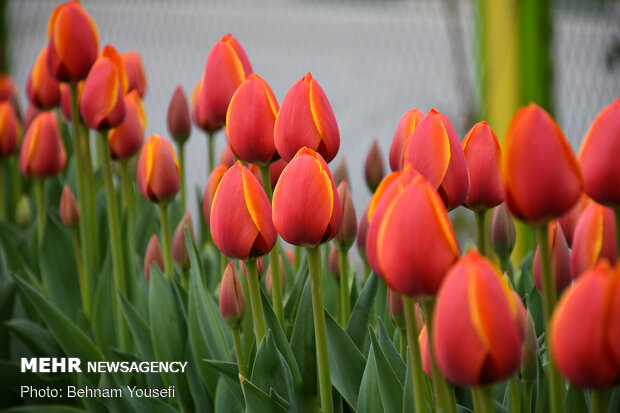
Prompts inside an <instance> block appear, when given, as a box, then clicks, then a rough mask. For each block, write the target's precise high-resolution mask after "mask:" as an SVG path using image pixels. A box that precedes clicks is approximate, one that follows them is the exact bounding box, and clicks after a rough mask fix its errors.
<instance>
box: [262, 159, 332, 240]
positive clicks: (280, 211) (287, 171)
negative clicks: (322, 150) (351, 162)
mask: <svg viewBox="0 0 620 413" xmlns="http://www.w3.org/2000/svg"><path fill="white" fill-rule="evenodd" d="M341 222H342V206H341V204H340V197H339V196H338V191H337V190H336V185H335V184H334V179H333V178H332V174H331V172H330V170H329V167H328V166H327V164H326V163H325V160H324V159H323V157H322V156H321V155H320V154H319V153H317V152H315V151H313V150H312V149H309V148H305V147H304V148H302V149H300V150H299V152H297V155H295V157H294V158H293V159H292V160H291V161H290V162H289V164H288V165H287V166H286V168H284V171H282V175H280V180H279V181H278V185H276V189H275V191H274V192H273V223H274V225H275V227H276V229H277V230H278V232H279V233H280V235H281V236H282V238H283V239H284V240H285V241H286V242H288V243H290V244H293V245H298V246H303V247H312V246H316V245H319V244H323V243H324V242H327V241H329V240H330V239H332V238H333V237H334V236H335V235H336V233H337V232H338V230H339V229H340V224H341Z"/></svg>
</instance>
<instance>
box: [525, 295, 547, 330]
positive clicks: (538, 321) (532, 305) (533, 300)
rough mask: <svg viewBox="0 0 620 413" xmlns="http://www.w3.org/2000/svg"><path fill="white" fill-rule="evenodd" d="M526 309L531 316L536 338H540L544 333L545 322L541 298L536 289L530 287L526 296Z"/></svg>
mask: <svg viewBox="0 0 620 413" xmlns="http://www.w3.org/2000/svg"><path fill="white" fill-rule="evenodd" d="M527 308H528V310H530V314H532V320H533V321H534V327H535V328H536V336H537V337H540V335H541V334H543V333H544V332H545V320H544V310H543V302H542V297H541V295H540V293H539V292H538V290H537V289H536V287H532V288H531V289H530V292H529V294H528V295H527Z"/></svg>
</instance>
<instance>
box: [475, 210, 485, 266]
mask: <svg viewBox="0 0 620 413" xmlns="http://www.w3.org/2000/svg"><path fill="white" fill-rule="evenodd" d="M475 214H476V242H477V245H478V252H479V253H480V255H484V256H486V255H487V246H486V244H487V243H486V226H485V224H486V222H485V221H486V220H485V218H486V216H487V211H486V209H483V210H477V211H475Z"/></svg>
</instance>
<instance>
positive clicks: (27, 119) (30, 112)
mask: <svg viewBox="0 0 620 413" xmlns="http://www.w3.org/2000/svg"><path fill="white" fill-rule="evenodd" d="M0 103H1V102H0ZM41 112H42V111H41V110H39V109H38V108H37V107H36V106H34V105H33V104H32V103H29V104H28V107H27V108H26V114H25V115H24V129H26V130H27V129H28V127H29V126H30V124H31V123H32V121H33V120H34V118H36V117H37V116H38V115H39V113H41Z"/></svg>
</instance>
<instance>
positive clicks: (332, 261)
mask: <svg viewBox="0 0 620 413" xmlns="http://www.w3.org/2000/svg"><path fill="white" fill-rule="evenodd" d="M327 266H328V267H329V271H330V272H331V273H332V274H333V275H334V277H336V278H337V279H340V257H339V256H338V248H336V246H335V245H332V246H331V247H329V256H328V257H327Z"/></svg>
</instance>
